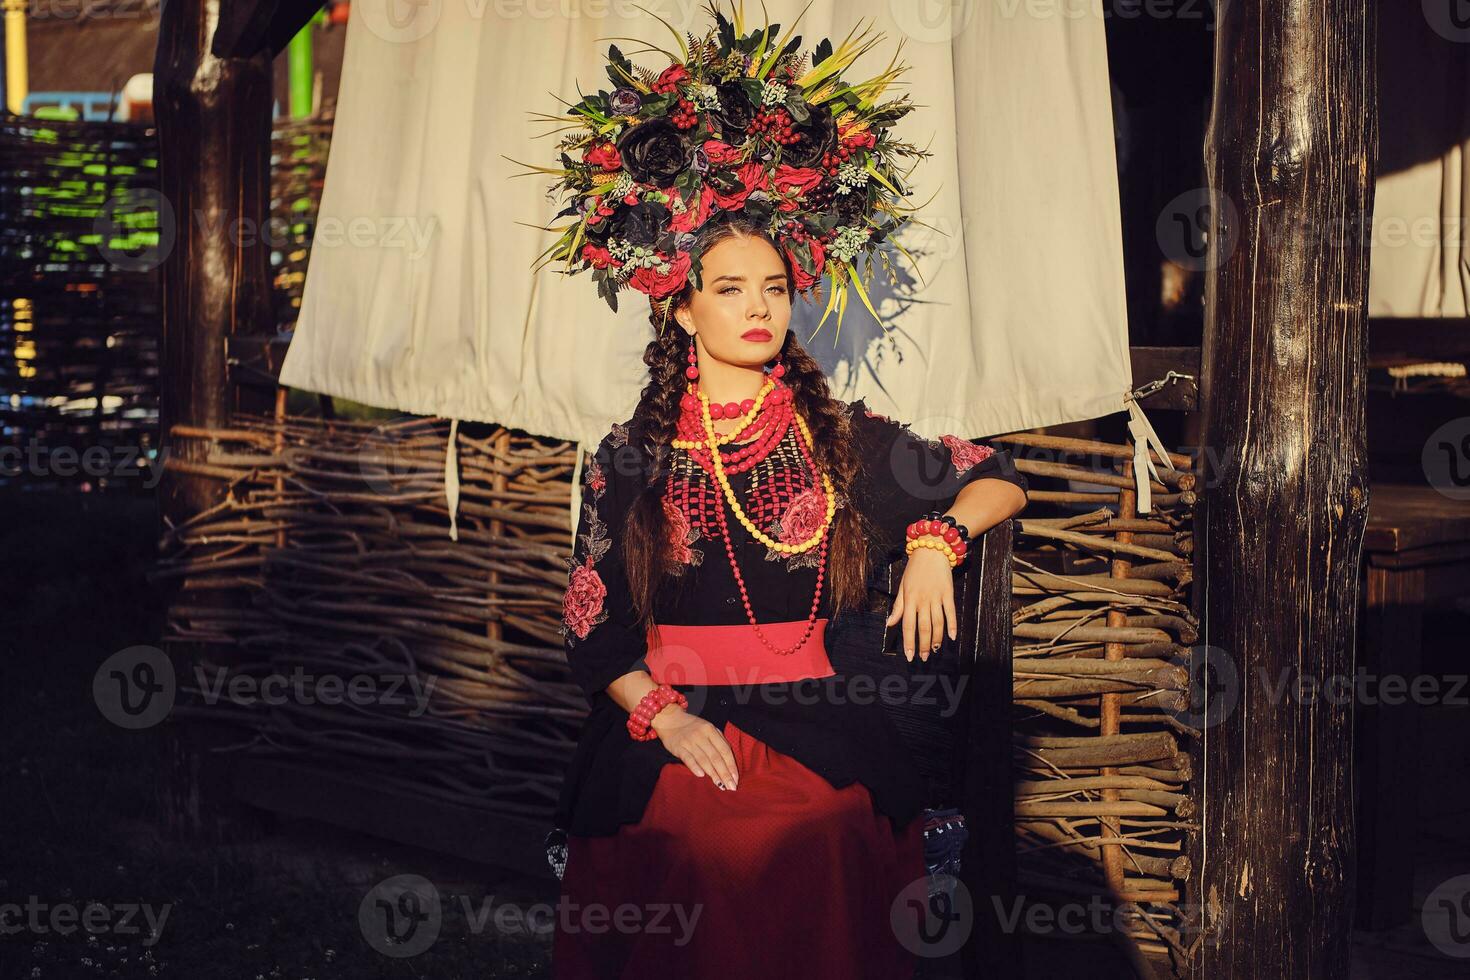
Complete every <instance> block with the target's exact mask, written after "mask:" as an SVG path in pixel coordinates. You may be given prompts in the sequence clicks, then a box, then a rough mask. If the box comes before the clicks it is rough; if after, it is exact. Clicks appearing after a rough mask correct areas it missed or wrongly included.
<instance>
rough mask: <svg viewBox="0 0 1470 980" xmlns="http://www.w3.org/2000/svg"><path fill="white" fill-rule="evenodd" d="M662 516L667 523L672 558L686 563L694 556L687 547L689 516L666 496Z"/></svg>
mask: <svg viewBox="0 0 1470 980" xmlns="http://www.w3.org/2000/svg"><path fill="white" fill-rule="evenodd" d="M664 517H666V518H667V519H668V523H669V549H670V551H671V552H672V553H673V556H674V560H675V561H677V562H683V563H685V564H688V563H689V561H690V560H692V559H693V558H694V552H693V550H692V549H691V548H690V547H689V518H688V517H687V516H686V515H685V513H684V509H683V508H682V507H680V506H679V505H678V504H676V503H674V502H673V501H672V500H670V499H669V498H668V497H665V498H664Z"/></svg>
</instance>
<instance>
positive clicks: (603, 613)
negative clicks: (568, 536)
mask: <svg viewBox="0 0 1470 980" xmlns="http://www.w3.org/2000/svg"><path fill="white" fill-rule="evenodd" d="M582 514H583V517H584V518H585V520H586V521H587V532H586V533H585V534H583V535H581V539H582V545H583V548H584V553H585V554H586V559H585V560H584V561H581V562H578V561H577V560H576V559H575V558H572V559H570V560H569V565H570V567H571V574H570V575H569V576H568V578H567V589H566V592H565V593H564V594H563V596H562V601H561V609H562V614H561V618H562V625H561V629H560V632H561V634H562V635H563V636H565V637H566V638H567V639H568V640H570V639H571V637H572V636H576V637H577V638H578V639H580V640H585V639H587V634H588V633H590V632H592V628H593V627H594V626H597V625H599V624H601V623H603V622H606V621H607V618H608V617H607V609H605V608H604V603H603V600H605V599H606V598H607V585H606V584H604V582H603V581H602V576H601V575H599V574H598V573H597V569H596V568H595V567H594V566H595V565H596V564H597V561H598V560H599V559H600V558H602V556H603V555H606V554H607V550H608V548H610V547H612V539H611V538H610V537H608V534H607V525H606V524H604V523H603V522H602V519H601V518H599V517H598V516H597V508H596V507H594V506H593V505H592V504H591V503H590V502H584V503H583V504H582Z"/></svg>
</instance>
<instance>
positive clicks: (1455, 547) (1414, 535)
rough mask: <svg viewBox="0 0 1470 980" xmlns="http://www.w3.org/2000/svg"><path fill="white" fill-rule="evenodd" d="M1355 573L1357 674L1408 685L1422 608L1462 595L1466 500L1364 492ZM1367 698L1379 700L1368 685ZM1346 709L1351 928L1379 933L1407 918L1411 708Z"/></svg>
mask: <svg viewBox="0 0 1470 980" xmlns="http://www.w3.org/2000/svg"><path fill="white" fill-rule="evenodd" d="M1363 574H1364V577H1365V582H1364V589H1363V602H1364V610H1363V613H1364V614H1363V616H1362V618H1361V620H1360V624H1359V626H1360V632H1359V636H1360V643H1359V645H1358V649H1359V650H1360V651H1361V656H1360V658H1359V659H1360V662H1361V664H1362V668H1363V669H1364V670H1365V671H1366V672H1367V673H1368V675H1369V676H1370V677H1378V678H1382V677H1383V676H1385V675H1394V676H1399V677H1403V678H1406V680H1407V682H1408V683H1409V684H1410V685H1412V683H1413V680H1414V678H1415V677H1417V676H1418V675H1419V671H1420V655H1421V653H1420V652H1421V648H1422V642H1423V635H1424V629H1423V622H1424V609H1425V607H1426V606H1428V605H1430V604H1432V603H1435V602H1439V601H1443V600H1445V599H1449V598H1453V597H1455V596H1461V595H1467V594H1470V500H1454V499H1451V498H1450V497H1447V496H1445V495H1444V494H1443V493H1441V492H1439V491H1438V490H1435V489H1433V488H1432V487H1427V486H1406V485H1402V484H1373V485H1372V486H1371V487H1370V489H1369V498H1368V526H1367V528H1366V530H1365V533H1364V535H1363ZM1367 690H1368V691H1369V692H1371V693H1375V694H1376V693H1379V687H1378V685H1377V684H1376V683H1374V684H1370V685H1369V686H1368V687H1367ZM1410 690H1411V688H1410ZM1375 700H1376V699H1375ZM1355 707H1356V710H1355V712H1354V715H1355V718H1356V723H1355V726H1354V727H1355V732H1354V735H1355V742H1356V751H1355V753H1354V755H1355V757H1356V762H1357V796H1358V805H1357V818H1358V862H1357V871H1358V896H1357V925H1358V926H1359V927H1360V928H1364V929H1384V928H1388V927H1390V926H1393V925H1397V924H1399V923H1402V922H1405V921H1407V920H1408V919H1409V917H1410V914H1411V913H1412V910H1413V884H1414V843H1415V839H1416V830H1415V817H1416V815H1417V805H1416V804H1417V794H1418V787H1419V783H1420V779H1419V777H1420V766H1421V765H1422V760H1423V758H1424V756H1423V755H1422V754H1421V753H1420V751H1419V714H1418V705H1416V704H1415V703H1414V701H1413V699H1412V696H1411V695H1410V693H1409V691H1407V690H1406V691H1405V693H1404V695H1403V697H1402V701H1401V703H1398V704H1365V703H1362V702H1359V703H1358V704H1357V705H1356V706H1355Z"/></svg>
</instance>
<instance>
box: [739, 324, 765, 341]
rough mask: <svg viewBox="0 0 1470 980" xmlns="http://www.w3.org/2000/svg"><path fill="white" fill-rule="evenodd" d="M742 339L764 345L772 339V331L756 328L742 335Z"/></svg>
mask: <svg viewBox="0 0 1470 980" xmlns="http://www.w3.org/2000/svg"><path fill="white" fill-rule="evenodd" d="M740 339H741V340H750V341H754V342H755V343H764V342H765V341H767V340H770V339H771V331H769V330H767V329H765V328H764V327H755V328H754V329H752V330H747V331H745V333H743V334H741V335H740Z"/></svg>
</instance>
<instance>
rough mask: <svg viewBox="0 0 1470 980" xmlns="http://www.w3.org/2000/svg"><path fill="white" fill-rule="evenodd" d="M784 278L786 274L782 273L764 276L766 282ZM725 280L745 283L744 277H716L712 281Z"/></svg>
mask: <svg viewBox="0 0 1470 980" xmlns="http://www.w3.org/2000/svg"><path fill="white" fill-rule="evenodd" d="M785 278H786V273H784V272H773V273H771V274H770V275H769V276H766V282H770V281H771V280H772V279H785ZM726 279H729V280H730V281H731V282H744V281H745V277H744V276H716V277H715V280H714V281H715V282H723V281H724V280H726Z"/></svg>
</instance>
